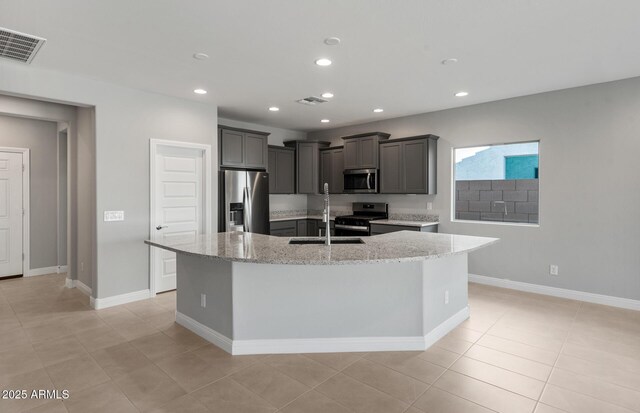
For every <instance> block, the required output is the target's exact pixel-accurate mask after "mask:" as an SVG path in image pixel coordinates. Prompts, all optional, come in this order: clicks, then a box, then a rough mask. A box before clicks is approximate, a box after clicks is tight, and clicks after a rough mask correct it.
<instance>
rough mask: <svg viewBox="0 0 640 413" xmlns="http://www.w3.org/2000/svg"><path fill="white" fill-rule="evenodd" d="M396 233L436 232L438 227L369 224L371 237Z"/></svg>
mask: <svg viewBox="0 0 640 413" xmlns="http://www.w3.org/2000/svg"><path fill="white" fill-rule="evenodd" d="M397 231H416V232H438V225H437V224H436V225H429V226H426V227H415V226H409V225H384V224H374V223H373V222H372V223H371V235H379V234H387V233H389V232H397Z"/></svg>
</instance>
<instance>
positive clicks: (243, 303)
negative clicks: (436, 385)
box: [146, 231, 498, 354]
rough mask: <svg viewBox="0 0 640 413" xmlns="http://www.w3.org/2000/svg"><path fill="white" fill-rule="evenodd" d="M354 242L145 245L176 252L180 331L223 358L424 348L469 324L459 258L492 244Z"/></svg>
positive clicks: (227, 237)
mask: <svg viewBox="0 0 640 413" xmlns="http://www.w3.org/2000/svg"><path fill="white" fill-rule="evenodd" d="M336 239H339V238H338V237H336V238H334V240H336ZM362 240H363V243H362V244H351V245H343V244H334V245H331V246H326V245H290V244H289V242H288V241H289V239H288V238H281V237H273V236H269V235H261V234H252V233H245V232H225V233H219V234H213V235H204V236H200V237H198V238H196V239H193V238H182V239H181V238H174V239H172V240H171V241H168V242H164V243H158V242H152V241H146V243H147V244H149V245H151V246H154V247H159V248H164V249H167V250H169V251H173V252H175V253H176V254H177V308H176V322H177V323H178V324H181V325H182V326H184V327H186V328H188V329H190V330H191V331H193V332H195V333H196V334H198V335H200V336H202V337H203V338H205V339H207V340H208V341H210V342H212V343H214V344H216V345H217V346H219V347H221V348H222V349H224V350H226V351H227V352H229V353H231V354H269V353H312V352H346V351H358V352H360V351H400V350H425V349H426V348H428V347H429V346H431V345H432V344H433V343H435V342H436V341H437V340H439V339H440V338H441V337H443V336H444V335H446V334H447V333H448V332H449V331H451V330H452V329H453V328H455V327H456V326H457V325H459V324H460V323H461V322H463V321H464V320H466V319H467V318H468V317H469V307H468V295H467V282H468V270H467V256H468V254H469V253H470V252H472V251H474V250H477V249H479V248H482V247H485V246H488V245H490V244H493V243H495V242H497V241H498V240H497V239H495V238H484V237H470V236H464V235H451V234H437V233H419V232H410V231H401V232H394V233H389V234H384V235H377V236H372V237H362Z"/></svg>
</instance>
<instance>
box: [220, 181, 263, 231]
mask: <svg viewBox="0 0 640 413" xmlns="http://www.w3.org/2000/svg"><path fill="white" fill-rule="evenodd" d="M219 188H220V197H219V199H220V206H219V211H220V213H219V220H218V228H219V231H220V232H229V231H245V232H255V233H258V234H269V174H268V173H266V172H259V171H236V170H224V171H220V186H219Z"/></svg>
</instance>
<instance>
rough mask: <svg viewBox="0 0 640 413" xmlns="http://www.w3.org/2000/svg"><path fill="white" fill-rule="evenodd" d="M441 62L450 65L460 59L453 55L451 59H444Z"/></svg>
mask: <svg viewBox="0 0 640 413" xmlns="http://www.w3.org/2000/svg"><path fill="white" fill-rule="evenodd" d="M440 63H442V64H443V65H450V64H454V63H458V59H456V58H455V57H452V58H450V59H444V60H443V61H442V62H440Z"/></svg>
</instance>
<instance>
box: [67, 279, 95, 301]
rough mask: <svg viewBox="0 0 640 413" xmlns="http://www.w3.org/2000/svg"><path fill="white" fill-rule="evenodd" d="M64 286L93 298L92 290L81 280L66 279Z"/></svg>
mask: <svg viewBox="0 0 640 413" xmlns="http://www.w3.org/2000/svg"><path fill="white" fill-rule="evenodd" d="M64 286H65V287H67V288H77V289H78V290H80V291H82V292H83V293H85V294H86V295H88V296H89V297H91V288H90V287H89V286H87V284H85V283H83V282H82V281H80V280H72V279H71V278H65V280H64Z"/></svg>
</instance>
